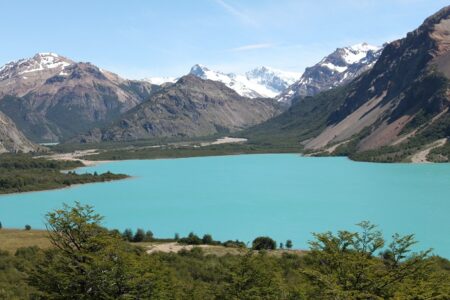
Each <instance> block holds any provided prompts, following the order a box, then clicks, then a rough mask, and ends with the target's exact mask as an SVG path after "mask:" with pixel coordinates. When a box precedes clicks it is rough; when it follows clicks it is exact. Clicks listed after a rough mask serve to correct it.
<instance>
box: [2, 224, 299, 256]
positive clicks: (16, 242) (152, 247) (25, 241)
mask: <svg viewBox="0 0 450 300" xmlns="http://www.w3.org/2000/svg"><path fill="white" fill-rule="evenodd" d="M132 245H137V246H141V247H143V248H144V249H147V252H148V253H153V252H158V251H161V252H178V251H180V250H181V249H183V248H184V249H186V250H191V249H192V248H193V246H190V245H180V244H177V243H174V242H148V243H132ZM31 246H37V247H39V248H41V249H47V248H50V247H51V244H50V240H49V239H48V235H47V231H45V230H23V229H0V250H6V251H8V252H9V253H12V254H14V253H15V252H16V250H17V249H18V248H21V247H31ZM196 247H200V248H202V250H203V252H204V253H205V254H206V255H217V256H224V255H227V254H229V255H240V254H245V253H246V252H247V249H244V248H232V247H223V246H212V245H200V246H196ZM283 253H291V254H297V255H303V254H305V253H306V251H302V250H287V249H283V250H281V249H279V250H274V251H268V254H269V255H274V256H281V255H282V254H283Z"/></svg>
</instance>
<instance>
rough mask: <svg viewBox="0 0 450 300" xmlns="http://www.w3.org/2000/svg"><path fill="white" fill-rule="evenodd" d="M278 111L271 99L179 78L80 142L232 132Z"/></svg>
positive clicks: (187, 78) (188, 78)
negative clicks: (246, 95)
mask: <svg viewBox="0 0 450 300" xmlns="http://www.w3.org/2000/svg"><path fill="white" fill-rule="evenodd" d="M279 112H280V110H279V108H278V105H277V104H276V103H275V102H274V101H273V100H272V99H259V98H258V99H251V98H245V97H242V96H240V95H239V94H237V93H236V92H235V91H234V90H232V89H230V88H228V87H226V86H225V85H224V84H223V83H220V82H217V81H212V80H203V79H200V78H198V77H196V76H194V75H187V76H184V77H182V78H181V79H180V80H178V81H177V83H175V84H173V85H170V86H168V87H166V88H163V89H162V90H161V91H159V92H157V93H155V94H154V95H152V96H151V97H150V99H149V100H148V101H145V102H144V103H142V104H140V105H138V106H137V107H135V108H134V109H132V110H131V111H129V112H128V113H126V114H125V115H123V116H122V117H121V118H120V120H119V121H117V122H115V123H114V124H113V125H112V126H108V127H106V128H104V129H102V130H100V129H98V130H92V131H90V133H89V134H87V135H83V136H82V137H81V139H80V140H81V141H82V142H89V141H105V140H114V141H123V140H136V139H148V138H155V137H194V136H207V135H211V134H215V133H225V132H232V131H236V130H239V129H243V128H246V127H248V126H251V125H255V124H257V123H260V122H263V121H265V120H267V119H269V118H271V117H273V116H275V115H276V114H278V113H279Z"/></svg>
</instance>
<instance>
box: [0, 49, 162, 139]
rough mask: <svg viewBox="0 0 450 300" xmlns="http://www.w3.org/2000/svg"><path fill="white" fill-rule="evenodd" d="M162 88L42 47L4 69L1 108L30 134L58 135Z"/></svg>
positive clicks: (90, 124)
mask: <svg viewBox="0 0 450 300" xmlns="http://www.w3.org/2000/svg"><path fill="white" fill-rule="evenodd" d="M157 89H159V87H158V86H156V85H152V84H150V83H147V82H141V81H133V80H125V79H122V78H120V77H119V76H117V75H116V74H113V73H111V72H108V71H105V70H101V69H99V68H98V67H96V66H94V65H92V64H90V63H76V62H74V61H72V60H70V59H67V58H65V57H62V56H59V55H57V54H54V53H41V54H37V55H35V56H34V57H32V58H30V59H23V60H19V61H16V62H12V63H9V64H6V65H5V66H3V67H2V68H1V69H0V110H2V111H3V112H4V113H5V114H7V115H8V116H9V117H10V118H11V119H13V120H14V122H15V123H16V125H17V126H18V127H19V128H20V129H21V130H22V131H23V132H24V133H25V135H26V136H28V137H29V138H31V139H33V140H35V141H59V140H61V139H64V138H68V137H70V136H72V135H75V134H77V133H80V132H83V131H85V130H87V129H89V128H92V127H93V126H94V125H97V124H99V123H102V122H106V121H110V120H111V119H113V118H116V117H118V116H119V115H120V114H121V113H123V112H125V111H127V110H129V109H131V108H133V107H134V106H136V105H137V104H139V103H141V102H142V101H143V100H145V99H147V98H148V97H149V96H150V94H151V93H152V92H154V91H155V90H157Z"/></svg>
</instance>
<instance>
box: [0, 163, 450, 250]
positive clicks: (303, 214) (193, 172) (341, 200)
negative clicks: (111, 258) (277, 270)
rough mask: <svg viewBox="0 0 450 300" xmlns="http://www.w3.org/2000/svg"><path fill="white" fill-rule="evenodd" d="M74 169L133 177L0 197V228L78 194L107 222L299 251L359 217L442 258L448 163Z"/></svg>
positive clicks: (449, 207) (449, 211)
mask: <svg viewBox="0 0 450 300" xmlns="http://www.w3.org/2000/svg"><path fill="white" fill-rule="evenodd" d="M77 171H78V172H81V173H82V172H93V171H97V172H106V171H111V172H117V173H126V174H129V175H131V176H133V178H131V179H127V180H122V181H115V182H109V183H96V184H87V185H79V186H74V187H71V188H67V189H60V190H53V191H44V192H32V193H24V194H14V195H4V196H0V221H1V222H2V223H3V226H4V227H17V228H23V227H24V225H25V224H30V225H31V226H32V227H33V228H45V225H44V220H45V213H46V212H48V211H50V210H53V209H56V208H60V207H61V206H62V203H68V204H70V203H73V202H75V201H80V202H82V203H87V204H91V205H93V206H94V207H95V209H96V211H97V212H98V213H100V214H102V215H103V216H105V222H104V225H105V226H107V227H109V228H118V229H121V230H123V229H125V228H132V229H136V228H144V229H146V230H147V229H151V230H152V231H153V232H154V234H155V235H156V236H157V237H173V235H174V233H176V232H177V233H179V234H180V235H186V234H188V233H189V232H191V231H193V232H195V233H197V234H199V235H203V234H205V233H210V234H212V235H213V237H214V238H215V239H219V240H228V239H239V240H243V241H245V242H251V241H252V240H253V238H255V237H257V236H259V235H268V236H271V237H273V238H274V239H276V240H277V241H278V242H283V243H284V242H285V241H286V240H287V239H291V240H292V241H293V243H294V247H295V248H300V249H305V248H307V247H308V243H307V242H308V241H309V240H311V238H312V235H311V233H312V232H323V231H328V230H332V231H336V230H339V229H348V230H355V229H356V226H355V224H356V223H358V222H360V221H363V220H368V221H371V222H372V223H375V224H378V225H379V228H380V229H381V230H382V231H383V233H384V235H385V236H386V237H387V238H389V237H390V236H391V235H392V234H393V233H395V232H398V233H401V234H409V233H414V234H415V235H416V239H417V240H418V241H419V242H420V243H419V244H418V245H417V246H416V248H415V249H416V250H421V249H426V248H433V249H434V253H436V254H438V255H441V256H444V257H447V258H450V164H422V165H418V164H415V165H413V164H373V163H360V162H353V161H350V160H348V159H346V158H307V157H301V156H299V155H295V154H270V155H239V156H220V157H201V158H183V159H161V160H131V161H118V162H111V163H105V164H99V165H97V166H94V167H88V168H82V169H79V170H77Z"/></svg>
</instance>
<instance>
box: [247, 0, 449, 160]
mask: <svg viewBox="0 0 450 300" xmlns="http://www.w3.org/2000/svg"><path fill="white" fill-rule="evenodd" d="M373 50H374V53H373V54H374V55H375V54H376V53H377V52H376V51H377V50H376V49H373ZM377 55H378V54H377ZM323 63H324V64H328V63H330V62H329V61H327V60H324V61H323ZM334 65H336V63H334ZM339 66H340V65H339ZM306 73H307V72H305V74H306ZM449 82H450V6H448V7H445V8H444V9H442V10H440V11H439V12H437V13H436V14H435V15H433V16H431V17H429V18H428V19H426V20H425V22H424V23H423V24H422V25H421V26H420V27H419V28H418V29H416V30H414V31H412V32H410V33H408V34H407V36H406V37H405V38H403V39H400V40H396V41H393V42H391V43H389V44H387V45H386V46H385V47H384V50H383V51H382V53H381V55H380V56H379V58H378V60H377V62H376V63H375V64H374V66H373V67H372V68H371V69H370V70H368V71H367V72H365V73H363V74H361V75H360V76H359V77H357V78H356V79H354V80H353V81H351V82H350V83H349V84H347V85H344V86H342V87H339V88H334V89H331V90H329V91H325V92H322V93H320V94H318V95H316V96H314V97H305V98H299V99H297V100H296V101H293V105H292V106H291V107H290V109H289V110H288V111H286V112H285V113H283V114H281V115H280V116H278V117H276V118H274V119H271V120H269V121H267V122H266V123H263V124H261V125H258V126H257V127H255V128H253V129H251V130H250V132H248V133H247V134H248V135H249V136H252V137H253V138H254V139H274V137H276V138H277V139H280V136H284V138H285V139H290V140H294V141H296V142H297V143H302V144H303V145H304V146H305V148H306V149H309V150H310V151H315V152H320V153H328V154H330V153H331V154H336V155H351V156H353V157H355V158H359V159H363V160H374V161H397V160H402V159H405V158H406V157H408V155H411V154H413V153H415V152H416V151H419V150H420V149H422V148H423V147H427V145H433V143H435V142H436V141H437V140H441V139H444V140H445V139H446V138H447V137H449V136H450V112H449V107H450V83H449ZM430 147H431V146H430ZM448 158H450V157H448ZM448 158H447V159H448Z"/></svg>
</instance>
